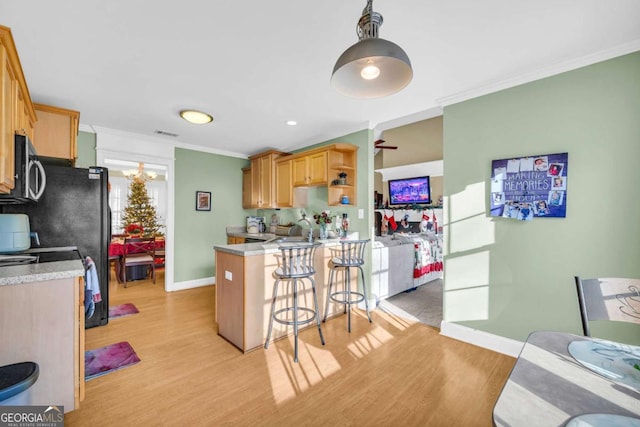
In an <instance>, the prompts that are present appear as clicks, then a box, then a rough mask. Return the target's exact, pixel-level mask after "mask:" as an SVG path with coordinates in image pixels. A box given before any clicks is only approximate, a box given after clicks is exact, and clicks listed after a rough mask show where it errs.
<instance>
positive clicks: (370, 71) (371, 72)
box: [360, 63, 380, 80]
mask: <svg viewBox="0 0 640 427" xmlns="http://www.w3.org/2000/svg"><path fill="white" fill-rule="evenodd" d="M379 75H380V68H378V67H376V66H375V65H373V64H371V63H370V64H369V65H367V66H366V67H364V68H363V69H362V71H360V76H361V77H362V78H363V79H365V80H373V79H375V78H376V77H378V76H379Z"/></svg>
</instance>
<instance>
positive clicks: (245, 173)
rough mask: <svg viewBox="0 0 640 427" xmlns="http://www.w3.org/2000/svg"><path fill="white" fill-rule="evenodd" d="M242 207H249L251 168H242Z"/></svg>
mask: <svg viewBox="0 0 640 427" xmlns="http://www.w3.org/2000/svg"><path fill="white" fill-rule="evenodd" d="M242 209H251V168H244V169H242Z"/></svg>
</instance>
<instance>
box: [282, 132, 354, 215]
mask: <svg viewBox="0 0 640 427" xmlns="http://www.w3.org/2000/svg"><path fill="white" fill-rule="evenodd" d="M285 163H286V165H285ZM357 164H358V147H357V146H356V145H352V144H344V143H337V144H330V145H325V146H322V147H319V148H314V149H312V150H307V151H302V152H300V153H296V154H293V155H290V156H287V157H281V158H280V159H278V160H276V168H277V169H278V168H283V171H282V172H280V173H278V174H277V175H276V188H277V190H276V193H277V194H276V198H277V204H278V207H283V208H284V207H292V206H293V196H292V195H291V196H290V194H292V193H290V192H291V190H292V188H293V187H314V186H325V185H326V186H327V189H328V191H327V193H328V196H327V197H328V200H327V202H328V204H329V206H336V205H344V204H345V203H342V201H343V196H346V200H347V201H348V203H347V204H348V205H355V204H357V200H356V198H357V193H358V192H357V178H358V166H357ZM289 165H290V166H289ZM285 170H286V171H287V172H286V173H285ZM289 171H290V172H289ZM341 173H345V174H346V175H347V177H346V182H344V183H334V182H335V181H337V180H339V178H340V174H341Z"/></svg>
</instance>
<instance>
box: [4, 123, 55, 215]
mask: <svg viewBox="0 0 640 427" xmlns="http://www.w3.org/2000/svg"><path fill="white" fill-rule="evenodd" d="M46 185H47V176H46V174H45V171H44V167H43V166H42V163H40V161H39V160H38V156H37V154H36V150H35V148H34V147H33V144H32V143H31V140H29V137H27V136H24V135H16V137H15V186H14V188H13V190H11V193H9V194H0V204H14V203H28V202H37V201H38V200H39V199H40V197H42V194H43V193H44V189H45V187H46Z"/></svg>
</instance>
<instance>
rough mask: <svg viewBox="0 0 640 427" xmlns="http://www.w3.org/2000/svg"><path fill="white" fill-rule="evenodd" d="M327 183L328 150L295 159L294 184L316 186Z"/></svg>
mask: <svg viewBox="0 0 640 427" xmlns="http://www.w3.org/2000/svg"><path fill="white" fill-rule="evenodd" d="M326 183H327V151H320V152H317V153H313V154H309V155H307V156H303V157H298V158H296V159H294V160H293V186H294V187H304V186H315V185H324V184H326Z"/></svg>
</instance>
